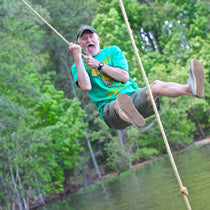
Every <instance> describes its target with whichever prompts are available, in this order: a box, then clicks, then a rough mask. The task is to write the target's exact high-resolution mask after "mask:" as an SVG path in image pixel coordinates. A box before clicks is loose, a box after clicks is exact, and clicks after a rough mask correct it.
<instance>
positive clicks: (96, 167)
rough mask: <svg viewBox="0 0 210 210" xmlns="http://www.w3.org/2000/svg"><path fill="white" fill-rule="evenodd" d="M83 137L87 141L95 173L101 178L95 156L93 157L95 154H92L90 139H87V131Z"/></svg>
mask: <svg viewBox="0 0 210 210" xmlns="http://www.w3.org/2000/svg"><path fill="white" fill-rule="evenodd" d="M85 139H86V141H87V145H88V148H89V151H90V154H91V157H92V160H93V164H94V166H95V170H96V174H97V175H98V178H99V180H102V177H101V172H100V169H99V167H98V163H97V161H96V158H95V155H94V152H93V149H92V146H91V143H90V139H89V136H88V134H87V133H86V135H85Z"/></svg>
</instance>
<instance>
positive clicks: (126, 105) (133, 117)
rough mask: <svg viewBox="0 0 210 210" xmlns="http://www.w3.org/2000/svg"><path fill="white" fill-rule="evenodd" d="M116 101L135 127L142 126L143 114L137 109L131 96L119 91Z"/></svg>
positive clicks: (143, 121)
mask: <svg viewBox="0 0 210 210" xmlns="http://www.w3.org/2000/svg"><path fill="white" fill-rule="evenodd" d="M117 103H118V105H119V107H120V108H121V109H122V111H123V112H124V113H125V114H126V116H127V117H128V118H129V119H130V121H131V122H132V123H133V124H134V125H135V126H137V127H142V126H144V124H145V120H144V118H143V116H142V115H141V114H140V113H139V112H138V111H137V109H136V107H135V106H134V104H133V101H132V100H131V98H130V97H129V96H128V95H126V94H124V93H120V94H119V95H118V96H117Z"/></svg>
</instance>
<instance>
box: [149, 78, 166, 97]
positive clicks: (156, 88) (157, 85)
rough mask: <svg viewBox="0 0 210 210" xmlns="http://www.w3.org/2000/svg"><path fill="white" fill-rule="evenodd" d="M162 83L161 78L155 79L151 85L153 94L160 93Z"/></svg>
mask: <svg viewBox="0 0 210 210" xmlns="http://www.w3.org/2000/svg"><path fill="white" fill-rule="evenodd" d="M162 84H163V82H162V81H160V80H155V81H154V82H153V83H152V84H151V85H150V88H151V91H152V94H153V95H158V94H159V90H160V88H161V85H162Z"/></svg>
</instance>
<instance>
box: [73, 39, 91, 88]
mask: <svg viewBox="0 0 210 210" xmlns="http://www.w3.org/2000/svg"><path fill="white" fill-rule="evenodd" d="M69 50H70V51H71V53H72V56H73V57H74V62H75V64H76V69H77V80H78V85H79V87H80V88H81V89H82V90H83V91H89V90H91V89H92V86H91V82H90V78H89V76H88V73H87V72H86V70H85V67H84V64H83V61H82V56H81V47H80V46H79V45H77V44H73V43H70V45H69Z"/></svg>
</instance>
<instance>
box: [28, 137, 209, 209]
mask: <svg viewBox="0 0 210 210" xmlns="http://www.w3.org/2000/svg"><path fill="white" fill-rule="evenodd" d="M206 144H210V138H209V137H208V138H206V139H202V140H199V141H195V142H193V143H191V144H189V145H186V146H184V147H183V148H180V149H178V150H176V151H174V152H173V153H176V152H179V151H183V150H185V149H187V148H189V147H192V146H194V145H206ZM166 155H168V154H162V155H159V156H158V157H156V158H154V159H152V160H146V161H143V162H140V163H137V164H134V165H133V166H132V168H130V169H129V170H132V169H136V168H140V167H142V166H144V165H148V164H150V163H151V162H154V161H156V160H159V159H160V158H162V157H164V156H166ZM116 175H118V174H117V173H116V172H113V173H108V174H106V175H104V176H102V180H101V181H103V180H106V179H109V178H111V177H114V176H116ZM98 181H100V180H98V179H95V180H94V181H93V183H92V184H91V185H93V184H95V183H97V182H98ZM91 185H90V186H91ZM80 189H81V188H80V186H79V185H77V184H74V183H73V184H71V185H67V186H64V190H63V191H61V192H59V193H55V194H49V195H46V196H44V203H41V202H37V203H34V204H31V205H30V207H29V209H33V210H36V209H39V208H41V207H43V206H47V205H48V204H50V203H51V202H55V201H56V200H59V199H61V198H63V197H65V196H69V195H71V194H73V193H76V192H77V191H79V190H80Z"/></svg>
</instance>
